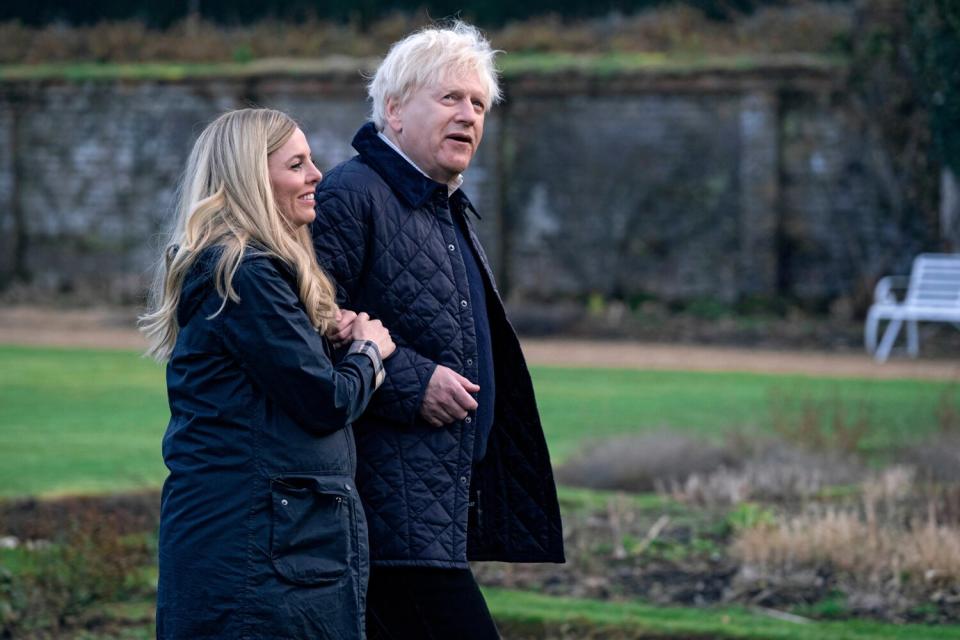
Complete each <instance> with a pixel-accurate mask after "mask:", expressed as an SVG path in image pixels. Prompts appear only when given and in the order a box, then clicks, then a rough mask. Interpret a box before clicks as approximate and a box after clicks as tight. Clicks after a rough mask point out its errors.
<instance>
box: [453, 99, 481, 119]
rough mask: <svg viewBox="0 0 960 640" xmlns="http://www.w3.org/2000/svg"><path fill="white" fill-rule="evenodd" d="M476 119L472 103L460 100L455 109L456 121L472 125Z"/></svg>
mask: <svg viewBox="0 0 960 640" xmlns="http://www.w3.org/2000/svg"><path fill="white" fill-rule="evenodd" d="M476 119H477V112H476V111H475V110H474V108H473V103H472V102H470V101H469V100H461V101H460V103H459V105H458V108H457V120H458V121H459V122H463V123H467V124H473V122H474V121H476Z"/></svg>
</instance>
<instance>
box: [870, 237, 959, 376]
mask: <svg viewBox="0 0 960 640" xmlns="http://www.w3.org/2000/svg"><path fill="white" fill-rule="evenodd" d="M904 287H906V290H907V293H906V295H905V296H904V298H903V300H902V301H901V300H898V299H897V297H896V295H895V294H894V291H895V290H898V289H899V290H902V289H903V288H904ZM882 320H888V321H889V324H888V325H887V329H886V331H884V333H883V339H881V340H880V345H879V346H877V330H878V329H879V326H880V322H881V321H882ZM918 322H950V323H953V324H954V325H955V326H957V327H958V328H960V324H958V323H960V253H921V254H920V255H918V256H917V257H916V258H914V260H913V268H912V269H911V270H910V276H909V277H907V276H887V277H885V278H881V279H880V282H878V283H877V286H876V288H875V289H874V291H873V305H871V307H870V310H869V311H868V312H867V322H866V325H865V326H864V332H863V333H864V335H863V337H864V342H865V343H866V347H867V352H868V353H871V354H873V356H874V358H875V359H876V360H877V362H884V361H886V359H887V358H888V357H889V356H890V350H891V349H892V348H893V343H894V342H895V341H896V339H897V335H898V334H899V333H900V328H901V327H902V326H903V324H904V323H906V324H907V352H908V353H909V354H910V356H911V357H914V358H915V357H916V356H917V353H918V352H919V351H920V338H919V334H918V332H917V323H918Z"/></svg>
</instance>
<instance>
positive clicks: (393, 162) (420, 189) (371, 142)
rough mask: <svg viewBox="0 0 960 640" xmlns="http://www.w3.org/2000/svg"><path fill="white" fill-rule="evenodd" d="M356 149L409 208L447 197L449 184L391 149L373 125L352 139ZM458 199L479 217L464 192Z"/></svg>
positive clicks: (456, 194)
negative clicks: (433, 176)
mask: <svg viewBox="0 0 960 640" xmlns="http://www.w3.org/2000/svg"><path fill="white" fill-rule="evenodd" d="M353 148H354V149H356V150H357V153H359V154H360V157H361V158H362V159H363V161H364V162H366V163H367V164H369V165H370V166H371V167H373V169H374V171H376V172H377V173H378V174H380V177H381V178H383V180H384V182H386V183H387V184H388V185H389V186H390V188H391V189H393V191H394V192H395V193H396V194H397V195H398V196H399V197H400V199H401V200H403V201H404V202H405V203H406V204H407V206H409V207H411V208H414V209H419V208H421V207H423V205H425V204H426V203H427V202H428V201H429V200H430V198H432V197H434V194H437V193H439V194H440V196H441V197H446V195H447V185H445V184H441V183H439V182H436V181H434V180H431V179H430V178H428V177H427V176H425V175H423V174H422V173H421V172H420V171H419V170H418V169H417V168H416V167H415V166H413V165H412V164H411V163H410V162H409V161H408V160H407V159H406V158H404V157H403V156H401V155H400V154H399V153H397V152H396V151H394V150H393V149H391V148H390V145H388V144H387V143H386V142H384V141H383V140H382V139H381V138H380V136H379V135H377V128H376V126H374V124H373V123H372V122H368V123H366V124H365V125H363V126H362V127H360V130H359V131H357V135H355V136H354V137H353ZM456 199H462V201H463V205H464V209H465V210H469V211H471V212H472V213H473V215H475V216H477V218H479V217H480V214H478V213H477V210H476V209H475V208H474V206H473V204H472V203H471V202H470V200H469V198H467V195H466V194H465V193H463V189H457V190H456V191H454V192H453V195H452V196H451V200H456Z"/></svg>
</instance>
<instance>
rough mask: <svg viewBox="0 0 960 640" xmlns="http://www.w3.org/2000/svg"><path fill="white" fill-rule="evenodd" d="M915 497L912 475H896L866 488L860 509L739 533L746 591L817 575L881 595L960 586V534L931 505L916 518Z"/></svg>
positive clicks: (808, 513) (814, 513)
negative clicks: (910, 505) (889, 589)
mask: <svg viewBox="0 0 960 640" xmlns="http://www.w3.org/2000/svg"><path fill="white" fill-rule="evenodd" d="M913 496H914V494H913V480H912V472H911V471H910V470H908V469H905V468H903V467H894V468H892V469H889V470H887V471H886V472H884V473H883V474H882V475H881V476H878V477H876V478H873V479H871V480H869V481H867V482H865V483H864V484H863V491H862V500H861V503H860V504H851V505H847V506H837V505H832V506H825V507H823V506H819V505H816V504H810V505H808V506H807V508H806V509H805V510H804V511H803V512H801V513H799V514H798V515H793V516H787V515H784V516H781V517H779V518H778V519H777V520H776V521H775V522H773V523H760V524H759V525H758V526H756V527H752V528H746V529H743V530H741V531H739V532H738V535H737V537H736V539H735V540H734V542H733V544H732V546H731V552H732V553H733V554H734V556H735V557H738V558H739V559H740V560H741V561H742V562H743V564H744V567H746V568H747V570H746V572H744V573H742V575H741V583H742V582H743V580H750V581H754V582H762V581H763V580H764V579H766V577H768V576H772V577H773V578H774V579H775V578H776V576H783V575H787V574H791V573H794V572H797V571H813V572H815V573H818V574H820V575H830V574H838V575H840V576H841V577H842V580H843V581H844V582H846V583H848V584H851V585H854V587H857V588H859V589H860V590H861V591H864V590H866V591H870V590H872V591H873V592H874V593H878V592H880V591H883V589H884V588H885V586H887V585H889V584H891V583H893V584H897V585H900V583H901V582H902V581H904V580H909V581H911V583H912V584H913V585H915V587H914V588H918V589H921V590H927V591H930V590H936V589H939V588H943V587H949V586H950V585H956V584H957V581H958V580H960V527H957V526H956V525H955V524H945V523H943V522H941V521H940V519H939V517H938V513H937V510H936V507H935V505H933V504H932V503H931V505H929V508H928V510H927V514H926V515H925V516H922V517H920V516H915V515H911V513H910V510H909V509H906V510H905V509H904V508H902V505H903V504H904V503H905V502H909V501H911V500H912V498H913ZM900 587H901V590H902V588H903V585H900ZM878 590H879V591H878Z"/></svg>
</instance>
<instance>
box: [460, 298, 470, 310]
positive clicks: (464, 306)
mask: <svg viewBox="0 0 960 640" xmlns="http://www.w3.org/2000/svg"><path fill="white" fill-rule="evenodd" d="M467 304H468V303H467V301H466V300H461V301H460V306H461V307H463V308H464V309H466V308H467Z"/></svg>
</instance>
